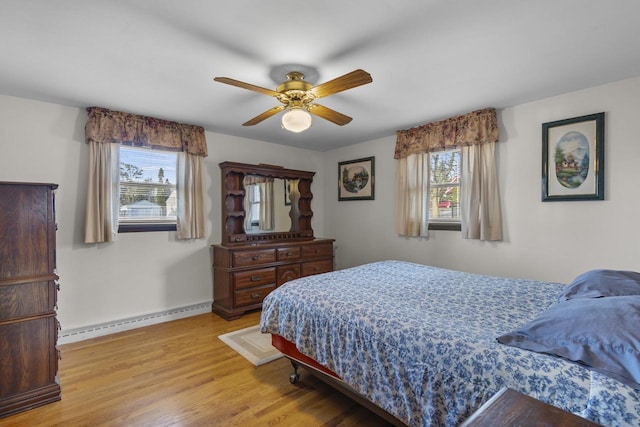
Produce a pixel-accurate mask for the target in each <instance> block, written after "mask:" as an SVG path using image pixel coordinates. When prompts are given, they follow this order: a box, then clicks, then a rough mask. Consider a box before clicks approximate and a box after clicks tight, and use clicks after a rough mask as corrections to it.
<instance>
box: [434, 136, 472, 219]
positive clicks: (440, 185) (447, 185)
mask: <svg viewBox="0 0 640 427" xmlns="http://www.w3.org/2000/svg"><path fill="white" fill-rule="evenodd" d="M447 152H458V153H460V161H459V162H458V171H457V177H458V181H457V182H447V183H434V182H431V174H432V173H433V171H432V170H431V166H432V156H434V155H438V154H442V153H447ZM463 161H464V159H463V158H462V151H461V150H460V149H459V148H455V149H451V150H444V151H437V152H433V153H429V166H430V167H429V177H428V179H429V180H430V182H429V193H430V194H429V196H428V200H429V203H430V202H431V191H432V190H433V189H435V188H450V187H457V189H458V200H457V207H456V209H457V216H456V217H451V218H435V217H432V216H431V215H429V229H430V230H456V231H459V230H460V229H461V226H462V218H461V214H460V209H461V206H460V201H461V200H462V197H461V196H462V186H461V182H460V181H461V173H462V162H463ZM438 202H439V201H438ZM447 209H448V208H447Z"/></svg>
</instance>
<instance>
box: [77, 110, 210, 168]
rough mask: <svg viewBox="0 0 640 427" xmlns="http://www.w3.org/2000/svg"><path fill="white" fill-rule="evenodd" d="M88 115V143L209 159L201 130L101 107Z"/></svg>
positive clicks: (86, 130) (86, 126)
mask: <svg viewBox="0 0 640 427" xmlns="http://www.w3.org/2000/svg"><path fill="white" fill-rule="evenodd" d="M87 111H88V112H89V118H88V119H87V123H86V125H85V128H84V131H85V137H86V140H87V142H89V141H96V142H101V143H118V144H124V145H129V146H133V147H148V148H153V149H158V150H170V151H186V152H188V153H190V154H193V155H197V156H203V157H206V156H207V141H206V139H205V136H204V128H203V127H201V126H194V125H187V124H181V123H175V122H170V121H166V120H161V119H155V118H153V117H146V116H139V115H135V114H129V113H123V112H120V111H112V110H107V109H106V108H99V107H90V108H87Z"/></svg>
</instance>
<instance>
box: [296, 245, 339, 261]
mask: <svg viewBox="0 0 640 427" xmlns="http://www.w3.org/2000/svg"><path fill="white" fill-rule="evenodd" d="M330 256H333V244H332V243H327V244H322V245H309V246H302V258H318V257H330Z"/></svg>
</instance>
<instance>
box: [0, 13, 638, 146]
mask: <svg viewBox="0 0 640 427" xmlns="http://www.w3.org/2000/svg"><path fill="white" fill-rule="evenodd" d="M639 18H640V1H638V0H537V1H531V0H351V1H348V0H323V1H310V0H308V1H304V0H299V1H297V2H296V1H291V0H288V1H284V0H233V1H224V2H223V1H217V0H216V1H211V0H209V1H205V0H180V1H178V0H111V1H107V0H0V40H2V42H1V43H0V57H1V58H2V60H1V62H0V94H4V95H11V96H18V97H24V98H31V99H36V100H43V101H48V102H55V103H59V104H63V105H70V106H79V107H88V106H94V105H95V106H101V107H106V108H110V109H115V110H121V111H127V112H131V113H136V114H144V115H148V116H154V117H159V118H164V119H167V120H174V121H178V122H183V123H191V124H197V125H202V126H204V127H205V128H206V129H207V130H210V131H212V132H217V133H222V134H229V135H236V136H240V137H246V138H251V139H259V140H264V141H270V142H275V143H280V144H285V145H290V146H296V147H301V148H309V149H315V150H320V151H325V150H329V149H334V148H337V147H340V146H345V145H349V144H354V143H357V142H362V141H367V140H372V139H376V138H379V137H384V136H389V135H394V134H395V131H396V130H398V129H406V128H409V127H412V126H417V125H421V124H424V123H428V122H430V121H434V120H441V119H444V118H447V117H450V116H453V115H457V114H463V113H466V112H469V111H473V110H475V109H479V108H484V107H496V108H498V109H500V108H504V107H508V106H513V105H517V104H520V103H524V102H528V101H532V100H536V99H541V98H546V97H549V96H552V95H556V94H560V93H565V92H569V91H574V90H578V89H582V88H587V87H592V86H597V85H600V84H603V83H606V82H610V81H616V80H621V79H625V78H628V77H633V76H638V75H640V23H639V22H638V20H639ZM285 64H300V65H303V66H305V67H306V68H308V69H311V70H315V71H317V73H316V78H315V79H314V80H313V81H311V82H312V83H314V84H318V83H322V82H324V81H327V80H331V79H333V78H335V77H338V76H340V75H343V74H345V73H348V72H350V71H352V70H355V69H358V68H362V69H364V70H366V71H368V72H369V73H370V74H371V75H372V77H373V83H371V84H368V85H365V86H361V87H358V88H354V89H351V90H348V91H345V92H341V93H338V94H335V95H332V96H330V97H327V98H324V99H323V100H322V104H323V105H325V106H327V107H329V108H332V109H334V110H337V111H339V112H341V113H343V114H346V115H348V116H351V117H353V121H352V122H351V123H349V124H347V125H346V126H343V127H340V126H336V125H334V124H332V123H330V122H327V121H325V120H322V119H320V118H314V123H313V126H312V127H311V129H309V130H308V131H306V132H303V133H301V134H293V133H290V132H287V131H285V130H283V129H281V128H280V115H281V114H282V113H280V114H279V115H277V116H274V117H271V118H270V119H267V120H265V121H263V122H262V123H260V124H258V125H256V126H253V127H243V126H242V123H244V122H245V121H247V120H249V119H250V118H252V117H254V116H256V115H258V114H259V113H262V112H263V111H265V110H267V109H269V108H271V107H274V106H276V105H279V103H278V102H277V100H276V99H274V98H272V97H269V96H265V95H263V94H259V93H255V92H251V91H248V90H244V89H240V88H237V87H232V86H228V85H225V84H222V83H218V82H214V81H213V78H214V77H216V76H225V77H231V78H234V79H237V80H242V81H245V82H248V83H251V84H254V85H258V86H262V87H266V88H270V89H275V87H276V85H277V83H278V82H279V80H278V79H277V78H276V80H275V81H274V79H273V78H272V77H273V75H274V74H275V72H274V70H282V69H283V68H287V67H283V65H285ZM283 78H284V76H283ZM209 144H210V146H211V149H215V141H209Z"/></svg>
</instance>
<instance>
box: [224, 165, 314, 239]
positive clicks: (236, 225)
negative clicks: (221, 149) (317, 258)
mask: <svg viewBox="0 0 640 427" xmlns="http://www.w3.org/2000/svg"><path fill="white" fill-rule="evenodd" d="M219 166H220V173H221V190H222V191H221V198H222V206H221V207H222V244H223V245H238V244H258V243H275V242H279V241H290V240H313V238H314V237H313V229H312V228H311V217H313V211H312V210H311V199H312V198H313V193H312V192H311V183H312V182H313V176H314V175H315V172H308V171H300V170H294V169H285V168H283V167H282V166H275V165H267V164H263V163H260V164H257V165H251V164H247V163H235V162H222V163H220V164H219ZM247 175H258V176H263V177H265V178H280V179H290V180H294V179H296V180H298V191H299V197H298V200H297V202H296V201H295V200H293V201H292V202H291V209H290V211H289V217H290V218H291V228H290V229H289V231H282V232H274V233H247V232H246V231H245V229H244V220H245V216H246V212H245V210H244V197H245V194H246V191H245V188H244V177H245V176H247Z"/></svg>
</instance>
